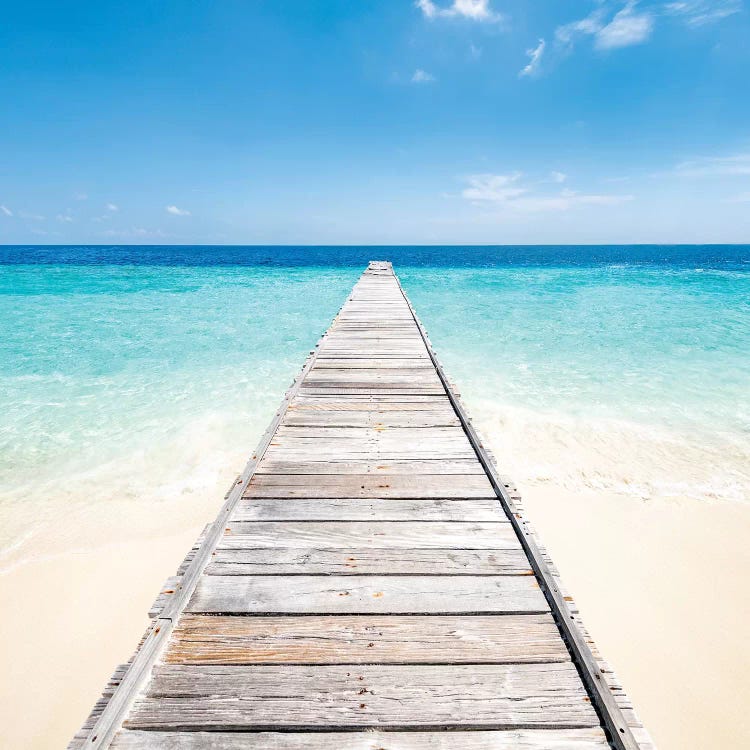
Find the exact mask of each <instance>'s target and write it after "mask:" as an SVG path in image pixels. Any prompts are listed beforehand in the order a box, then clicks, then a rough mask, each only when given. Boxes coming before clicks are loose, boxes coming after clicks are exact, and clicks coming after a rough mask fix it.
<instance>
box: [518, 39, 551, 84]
mask: <svg viewBox="0 0 750 750" xmlns="http://www.w3.org/2000/svg"><path fill="white" fill-rule="evenodd" d="M545 46H546V44H545V42H544V39H540V40H539V44H538V45H537V46H536V47H533V48H532V49H527V50H526V54H527V55H528V56H529V64H528V65H527V66H526V67H525V68H523V69H522V70H521V72H520V73H519V74H518V75H520V76H534V75H536V74H537V73H538V72H539V66H540V65H541V64H542V55H543V54H544V48H545Z"/></svg>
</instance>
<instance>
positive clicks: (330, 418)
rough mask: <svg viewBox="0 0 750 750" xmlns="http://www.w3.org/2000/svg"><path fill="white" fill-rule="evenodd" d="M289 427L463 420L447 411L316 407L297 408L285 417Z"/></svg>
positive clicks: (431, 423) (439, 424) (443, 423)
mask: <svg viewBox="0 0 750 750" xmlns="http://www.w3.org/2000/svg"><path fill="white" fill-rule="evenodd" d="M285 421H286V424H287V425H288V426H290V427H449V426H458V425H459V424H460V423H459V421H458V419H457V418H456V416H455V415H453V416H451V412H447V411H437V410H435V411H427V410H423V411H406V410H400V411H386V412H376V411H362V410H361V409H357V410H354V409H348V410H343V409H330V410H323V409H315V410H309V409H307V410H304V411H301V410H300V411H296V412H295V413H293V414H289V415H288V416H287V419H286V420H285Z"/></svg>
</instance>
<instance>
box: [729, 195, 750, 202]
mask: <svg viewBox="0 0 750 750" xmlns="http://www.w3.org/2000/svg"><path fill="white" fill-rule="evenodd" d="M729 201H730V203H750V193H740V194H739V195H735V196H734V197H733V198H730V199H729Z"/></svg>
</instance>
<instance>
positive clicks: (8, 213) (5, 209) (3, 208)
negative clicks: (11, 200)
mask: <svg viewBox="0 0 750 750" xmlns="http://www.w3.org/2000/svg"><path fill="white" fill-rule="evenodd" d="M0 211H2V212H3V213H4V214H5V215H6V216H13V211H11V210H10V209H9V208H8V207H7V206H0Z"/></svg>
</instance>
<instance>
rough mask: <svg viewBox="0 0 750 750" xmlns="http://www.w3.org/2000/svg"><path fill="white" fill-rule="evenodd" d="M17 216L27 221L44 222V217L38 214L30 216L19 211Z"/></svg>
mask: <svg viewBox="0 0 750 750" xmlns="http://www.w3.org/2000/svg"><path fill="white" fill-rule="evenodd" d="M18 215H19V216H20V217H21V218H22V219H28V220H29V221H45V220H46V217H44V216H41V215H40V214H30V213H27V212H26V211H19V212H18Z"/></svg>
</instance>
